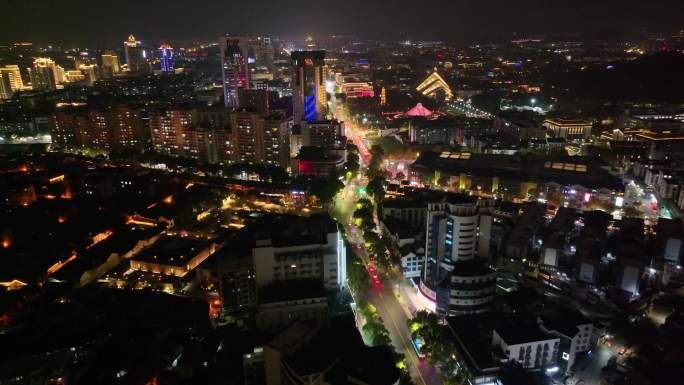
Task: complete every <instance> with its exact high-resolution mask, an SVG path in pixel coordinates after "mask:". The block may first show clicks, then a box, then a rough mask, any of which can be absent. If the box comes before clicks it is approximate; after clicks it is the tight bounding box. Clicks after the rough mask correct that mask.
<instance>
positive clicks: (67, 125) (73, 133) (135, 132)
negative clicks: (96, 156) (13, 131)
mask: <svg viewBox="0 0 684 385" xmlns="http://www.w3.org/2000/svg"><path fill="white" fill-rule="evenodd" d="M48 125H49V127H50V132H51V135H52V141H53V144H55V145H56V146H58V147H61V148H76V147H80V148H91V149H98V150H105V151H109V150H113V149H139V150H142V149H143V147H144V145H145V141H146V139H145V135H144V132H143V123H142V116H141V113H140V111H139V110H136V109H134V108H131V107H130V106H128V105H118V106H114V107H111V108H103V109H90V110H85V109H83V108H70V107H69V108H59V109H58V110H57V111H55V113H53V114H51V115H50V116H49V118H48Z"/></svg>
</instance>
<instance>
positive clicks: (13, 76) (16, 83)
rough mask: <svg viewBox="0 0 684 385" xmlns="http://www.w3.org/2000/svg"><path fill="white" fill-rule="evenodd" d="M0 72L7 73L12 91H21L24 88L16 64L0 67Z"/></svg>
mask: <svg viewBox="0 0 684 385" xmlns="http://www.w3.org/2000/svg"><path fill="white" fill-rule="evenodd" d="M0 73H4V74H6V75H7V77H8V79H9V82H10V87H11V88H12V91H14V92H16V91H21V90H22V89H23V88H24V81H23V80H22V79H21V71H20V70H19V66H18V65H16V64H14V65H6V66H4V67H0Z"/></svg>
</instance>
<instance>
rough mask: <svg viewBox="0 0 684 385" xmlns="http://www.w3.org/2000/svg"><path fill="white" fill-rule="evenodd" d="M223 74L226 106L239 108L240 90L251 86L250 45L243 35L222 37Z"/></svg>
mask: <svg viewBox="0 0 684 385" xmlns="http://www.w3.org/2000/svg"><path fill="white" fill-rule="evenodd" d="M220 46H221V74H222V77H223V96H224V98H225V104H226V107H232V108H237V107H238V106H239V105H240V103H239V95H238V91H239V90H240V89H244V88H249V68H248V65H247V64H248V60H247V57H248V56H247V55H248V47H247V40H246V39H245V38H243V37H231V36H225V37H222V38H221V41H220Z"/></svg>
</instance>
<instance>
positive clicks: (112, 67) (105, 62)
mask: <svg viewBox="0 0 684 385" xmlns="http://www.w3.org/2000/svg"><path fill="white" fill-rule="evenodd" d="M119 71H121V69H120V68H119V56H118V55H117V54H116V52H114V51H105V52H104V53H103V54H102V72H103V75H104V76H105V77H111V76H113V75H116V74H118V73H119Z"/></svg>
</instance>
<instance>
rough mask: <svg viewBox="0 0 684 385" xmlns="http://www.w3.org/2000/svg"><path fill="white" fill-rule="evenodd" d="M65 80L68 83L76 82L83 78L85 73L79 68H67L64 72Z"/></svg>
mask: <svg viewBox="0 0 684 385" xmlns="http://www.w3.org/2000/svg"><path fill="white" fill-rule="evenodd" d="M66 80H67V82H69V83H76V82H80V81H83V80H85V75H84V74H83V72H81V71H80V70H69V71H67V72H66Z"/></svg>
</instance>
